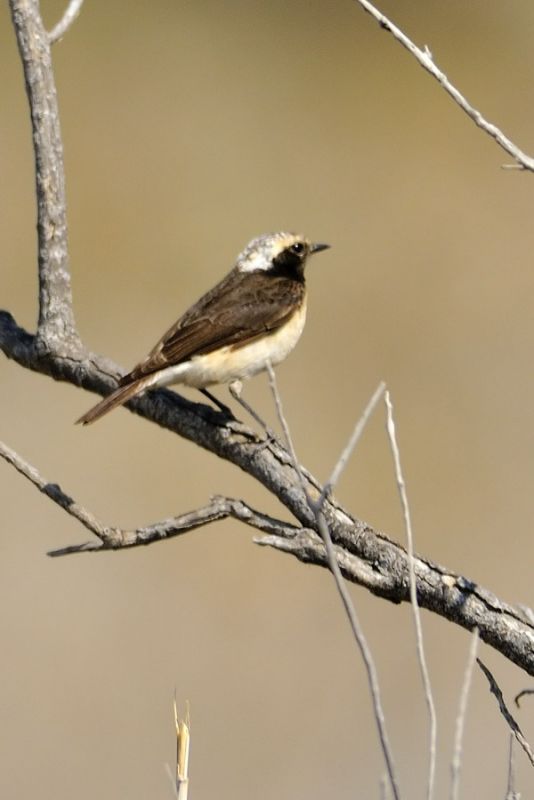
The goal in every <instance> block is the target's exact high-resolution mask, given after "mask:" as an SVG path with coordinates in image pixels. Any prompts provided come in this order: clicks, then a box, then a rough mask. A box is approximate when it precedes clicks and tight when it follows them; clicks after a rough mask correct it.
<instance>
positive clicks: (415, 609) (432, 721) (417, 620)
mask: <svg viewBox="0 0 534 800" xmlns="http://www.w3.org/2000/svg"><path fill="white" fill-rule="evenodd" d="M384 399H385V403H386V415H387V424H386V429H387V433H388V439H389V444H390V447H391V452H392V454H393V461H394V464H395V478H396V481H397V488H398V490H399V496H400V501H401V506H402V514H403V517H404V529H405V531H406V540H407V544H408V570H409V575H410V599H411V603H412V614H413V621H414V626H415V641H416V648H417V660H418V662H419V668H420V671H421V677H422V680H423V689H424V693H425V701H426V705H427V709H428V717H429V728H430V731H429V748H428V755H429V764H428V784H427V795H426V796H427V800H431V798H432V795H433V792H434V781H435V775H436V739H437V719H436V708H435V705H434V698H433V696H432V686H431V684H430V676H429V674H428V666H427V663H426V656H425V647H424V642H423V628H422V625H421V614H420V612H419V603H418V601H417V582H416V578H415V568H414V550H413V533H412V520H411V515H410V507H409V505H408V495H407V492H406V484H405V482H404V476H403V474H402V467H401V461H400V452H399V448H398V445H397V437H396V435H395V421H394V419H393V404H392V402H391V397H390V394H389V392H386V393H385V395H384Z"/></svg>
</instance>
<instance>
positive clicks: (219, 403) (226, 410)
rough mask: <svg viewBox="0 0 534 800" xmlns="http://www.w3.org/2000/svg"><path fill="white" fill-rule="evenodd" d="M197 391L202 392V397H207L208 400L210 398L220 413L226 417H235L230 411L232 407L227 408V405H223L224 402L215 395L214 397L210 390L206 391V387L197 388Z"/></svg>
mask: <svg viewBox="0 0 534 800" xmlns="http://www.w3.org/2000/svg"><path fill="white" fill-rule="evenodd" d="M198 391H199V392H202V394H203V395H204V397H207V398H208V400H211V402H212V403H213V404H214V405H216V406H217V408H218V409H219V410H220V411H221V412H222V413H223V414H224V415H225V416H226V417H228V419H235V417H234V415H233V413H232V409H231V408H229V407H228V406H227V405H225V404H224V403H223V402H222V401H221V400H219V399H218V398H217V397H215V395H214V394H212V393H211V392H208V390H207V389H199V390H198Z"/></svg>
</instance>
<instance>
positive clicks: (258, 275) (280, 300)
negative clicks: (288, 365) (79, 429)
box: [78, 233, 329, 425]
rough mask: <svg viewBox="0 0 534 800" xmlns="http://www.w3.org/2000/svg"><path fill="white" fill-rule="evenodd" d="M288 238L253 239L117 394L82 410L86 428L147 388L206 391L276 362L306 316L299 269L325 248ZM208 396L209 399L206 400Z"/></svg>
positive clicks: (123, 380)
mask: <svg viewBox="0 0 534 800" xmlns="http://www.w3.org/2000/svg"><path fill="white" fill-rule="evenodd" d="M328 247H329V245H327V244H313V243H312V242H310V241H308V239H305V238H304V237H302V236H297V235H296V234H294V233H268V234H265V235H264V236H259V237H258V238H257V239H253V240H252V241H251V242H250V243H249V244H248V245H247V247H246V248H245V249H244V250H243V252H242V253H241V254H240V255H239V257H238V259H237V261H236V264H235V266H234V268H233V269H232V270H231V272H229V273H228V275H227V276H226V277H225V278H223V280H222V281H221V282H220V283H218V284H217V285H216V286H214V287H213V289H211V291H209V292H207V293H206V294H205V295H204V296H203V297H201V298H200V300H199V301H198V302H197V303H195V305H193V306H191V308H190V309H188V311H186V312H185V314H183V316H181V317H180V319H179V320H178V321H177V322H176V323H175V324H174V325H173V326H172V328H169V330H168V331H167V333H165V335H164V336H163V337H162V338H161V339H160V340H159V342H158V343H157V345H156V346H155V347H154V349H153V350H152V351H151V352H150V353H149V355H148V356H147V358H145V359H144V361H141V362H140V363H139V364H138V365H137V366H136V367H134V369H133V370H132V371H131V372H129V373H128V375H125V376H124V377H123V378H121V380H120V382H119V387H118V389H115V391H114V392H112V393H111V394H110V395H108V396H107V397H105V398H104V399H103V400H101V401H100V402H99V403H97V404H96V406H94V407H93V408H91V409H89V411H87V413H85V414H84V415H83V416H82V417H80V419H79V420H78V422H81V423H82V424H84V425H86V424H88V423H90V422H94V421H95V420H97V419H99V418H100V417H102V416H103V415H104V414H106V413H107V412H108V411H111V410H112V409H113V408H115V407H116V406H120V405H122V404H123V403H126V402H127V401H128V400H131V398H132V397H136V396H137V395H139V394H142V392H145V391H146V390H147V389H156V388H159V387H161V386H168V385H169V384H172V383H181V384H184V385H185V386H192V387H194V388H196V389H200V390H201V391H203V392H204V394H207V395H208V396H209V397H211V395H210V394H209V392H207V389H206V387H208V386H212V385H214V384H218V383H230V384H231V383H232V382H234V381H239V380H240V379H241V378H249V377H251V376H252V375H255V374H256V373H258V372H261V371H262V370H264V369H266V368H267V365H268V363H269V362H270V363H271V364H272V365H273V366H274V365H276V364H278V363H280V361H282V360H283V359H284V358H285V357H286V356H287V355H288V354H289V353H290V352H291V350H292V349H293V348H294V347H295V345H296V343H297V342H298V340H299V338H300V335H301V333H302V330H303V328H304V322H305V319H306V285H305V281H304V266H305V264H306V260H307V258H308V256H310V255H312V254H313V253H318V252H320V251H321V250H326V249H327V248H328ZM212 399H214V398H212Z"/></svg>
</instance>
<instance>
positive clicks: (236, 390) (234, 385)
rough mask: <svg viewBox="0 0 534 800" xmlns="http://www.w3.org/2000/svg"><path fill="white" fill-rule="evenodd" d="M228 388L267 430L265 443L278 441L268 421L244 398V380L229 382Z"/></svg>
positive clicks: (235, 398)
mask: <svg viewBox="0 0 534 800" xmlns="http://www.w3.org/2000/svg"><path fill="white" fill-rule="evenodd" d="M228 389H229V391H230V394H231V395H232V397H233V398H234V400H237V402H238V403H239V404H240V405H241V406H243V408H244V409H245V411H246V412H247V413H248V414H250V416H251V417H252V419H254V420H255V421H256V422H257V423H258V425H260V426H261V427H262V428H263V430H264V431H265V435H266V437H267V438H266V440H265V443H264V444H265V445H267V444H269V443H270V442H276V441H277V438H276V434H275V433H274V432H273V431H272V430H271V428H269V426H268V425H267V423H266V422H264V421H263V420H262V418H261V417H260V415H259V414H258V413H257V412H256V411H254V409H253V408H252V406H251V405H249V404H248V403H247V401H246V400H245V399H244V398H243V396H242V394H241V393H242V391H243V382H242V381H239V380H237V381H232V382H231V383H229V384H228Z"/></svg>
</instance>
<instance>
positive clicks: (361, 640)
mask: <svg viewBox="0 0 534 800" xmlns="http://www.w3.org/2000/svg"><path fill="white" fill-rule="evenodd" d="M267 370H268V373H269V385H270V387H271V391H272V393H273V397H274V402H275V405H276V411H277V414H278V419H279V421H280V425H281V426H282V430H283V431H284V436H285V438H286V443H287V446H288V449H289V452H290V453H291V457H292V459H293V464H294V467H295V470H296V471H297V473H298V474H299V478H300V482H301V485H302V490H303V492H304V493H305V495H306V500H307V502H308V505H309V507H310V509H311V510H312V511H313V513H314V515H315V519H316V521H317V526H318V529H319V533H320V535H321V538H322V540H323V544H324V548H325V552H326V560H327V563H328V567H329V569H330V572H331V573H332V575H333V577H334V581H335V584H336V588H337V591H338V594H339V596H340V598H341V602H342V604H343V608H344V609H345V613H346V615H347V617H348V620H349V624H350V627H351V630H352V635H353V637H354V640H355V642H356V645H357V646H358V649H359V651H360V654H361V656H362V659H363V662H364V665H365V670H366V673H367V682H368V685H369V691H370V693H371V699H372V703H373V711H374V715H375V722H376V726H377V730H378V735H379V739H380V746H381V748H382V753H383V756H384V760H385V762H386V769H387V774H388V778H389V784H390V786H391V791H392V792H393V797H394V798H395V800H399V798H400V791H399V785H398V780H397V776H396V773H395V765H394V763H393V755H392V752H391V746H390V744H389V738H388V734H387V730H386V719H385V716H384V710H383V707H382V700H381V697H380V685H379V683H378V674H377V671H376V666H375V663H374V659H373V655H372V653H371V649H370V647H369V645H368V643H367V639H366V637H365V634H364V632H363V628H362V626H361V624H360V620H359V618H358V615H357V613H356V609H355V607H354V604H353V602H352V598H351V596H350V594H349V591H348V588H347V586H346V584H345V581H344V580H343V576H342V574H341V569H340V566H339V564H338V556H337V553H336V549H335V548H334V544H333V542H332V537H331V536H330V531H329V530H328V525H327V524H326V520H325V517H324V514H323V505H324V502H325V497H326V492H325V490H324V489H323V491H322V492H320V494H319V497H318V498H317V499H314V498H312V497H311V496H310V494H309V493H308V491H307V487H306V482H305V480H304V476H303V475H302V473H301V471H300V465H299V461H298V459H297V455H296V452H295V447H294V444H293V439H292V437H291V431H290V429H289V425H288V422H287V419H286V417H285V415H284V409H283V407H282V399H281V397H280V393H279V391H278V387H277V385H276V376H275V374H274V370H273V368H272V366H271V364H268V367H267ZM384 388H385V386H384V384H383V383H381V384H380V385H379V386H378V388H377V389H376V391H375V393H374V394H373V396H372V397H371V400H370V401H369V403H368V405H367V408H366V409H365V411H364V413H363V414H362V417H361V418H360V420H359V421H358V423H357V424H356V427H355V429H354V433H353V435H352V436H351V438H350V440H349V443H348V445H347V446H346V447H345V449H344V450H343V452H342V453H341V456H340V458H339V460H338V462H337V463H336V465H335V467H334V469H333V471H332V477H331V478H330V481H329V483H328V484H327V486H328V488H329V491H331V490H333V489H334V488H335V481H337V480H338V479H339V477H340V476H341V473H342V471H343V469H344V467H345V466H346V464H347V461H348V459H349V457H350V454H351V452H352V450H353V449H354V447H355V446H356V443H357V442H358V440H359V438H360V436H361V434H362V433H363V430H364V428H365V424H366V422H367V420H368V419H369V417H370V416H371V414H372V412H373V409H374V408H376V405H377V403H378V401H379V400H380V398H381V396H382V394H383V392H384Z"/></svg>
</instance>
